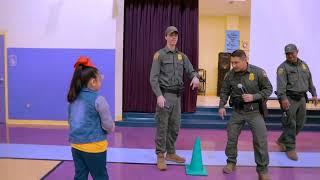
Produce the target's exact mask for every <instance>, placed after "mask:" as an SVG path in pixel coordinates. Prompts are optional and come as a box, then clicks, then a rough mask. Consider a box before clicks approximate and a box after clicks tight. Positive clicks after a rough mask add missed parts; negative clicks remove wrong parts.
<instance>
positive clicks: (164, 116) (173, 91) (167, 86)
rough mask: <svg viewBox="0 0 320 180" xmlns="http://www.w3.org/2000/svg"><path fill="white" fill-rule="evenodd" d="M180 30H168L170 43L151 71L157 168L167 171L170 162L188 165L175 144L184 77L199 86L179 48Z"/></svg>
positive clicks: (166, 33)
mask: <svg viewBox="0 0 320 180" xmlns="http://www.w3.org/2000/svg"><path fill="white" fill-rule="evenodd" d="M178 34H179V32H178V29H177V28H176V27H174V26H169V27H167V29H166V31H165V39H166V41H167V44H166V46H165V47H164V48H162V49H160V50H158V51H157V52H156V53H155V54H154V57H153V63H152V67H151V72H150V84H151V87H152V90H153V92H154V94H155V95H156V96H157V106H156V113H155V120H156V126H157V132H156V137H155V144H156V154H157V167H158V168H159V169H160V170H166V169H167V165H166V160H168V161H174V162H177V163H184V162H185V159H184V158H183V157H180V156H179V155H177V154H176V148H175V142H176V140H177V137H178V133H179V129H180V123H181V99H180V98H181V93H182V90H183V87H184V85H183V74H184V73H185V74H186V75H187V77H188V78H189V79H192V81H191V84H190V86H191V87H192V89H194V88H197V87H198V86H199V79H198V74H197V72H196V71H195V70H194V69H193V67H192V64H191V63H190V61H189V59H188V57H187V56H186V55H185V54H183V53H182V52H180V51H179V50H178V49H177V48H176V44H177V41H178Z"/></svg>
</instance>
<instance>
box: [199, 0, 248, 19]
mask: <svg viewBox="0 0 320 180" xmlns="http://www.w3.org/2000/svg"><path fill="white" fill-rule="evenodd" d="M230 1H231V0H199V13H200V15H201V16H231V15H234V16H250V8H251V0H246V1H244V2H242V1H239V2H230Z"/></svg>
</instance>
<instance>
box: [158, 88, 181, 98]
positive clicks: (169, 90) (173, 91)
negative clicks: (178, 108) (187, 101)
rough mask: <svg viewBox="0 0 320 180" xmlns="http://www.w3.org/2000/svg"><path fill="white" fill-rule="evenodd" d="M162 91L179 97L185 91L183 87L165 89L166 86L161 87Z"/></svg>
mask: <svg viewBox="0 0 320 180" xmlns="http://www.w3.org/2000/svg"><path fill="white" fill-rule="evenodd" d="M160 89H161V92H162V93H163V94H164V93H170V94H176V95H177V96H178V97H180V96H181V95H182V93H183V89H165V88H160Z"/></svg>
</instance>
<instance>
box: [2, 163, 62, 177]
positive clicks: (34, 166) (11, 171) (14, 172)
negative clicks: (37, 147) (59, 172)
mask: <svg viewBox="0 0 320 180" xmlns="http://www.w3.org/2000/svg"><path fill="white" fill-rule="evenodd" d="M59 163H60V161H46V160H28V159H0V172H1V173H0V174H1V178H0V179H1V180H21V179H23V180H39V179H41V178H42V177H44V176H45V175H46V174H47V173H48V172H49V171H51V170H52V169H53V168H55V167H56V166H57V165H58V164H59Z"/></svg>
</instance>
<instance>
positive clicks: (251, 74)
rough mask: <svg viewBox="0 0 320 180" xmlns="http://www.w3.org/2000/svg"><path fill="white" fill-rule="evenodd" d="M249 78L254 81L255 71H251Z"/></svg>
mask: <svg viewBox="0 0 320 180" xmlns="http://www.w3.org/2000/svg"><path fill="white" fill-rule="evenodd" d="M249 80H250V81H253V80H254V74H253V73H250V74H249Z"/></svg>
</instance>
